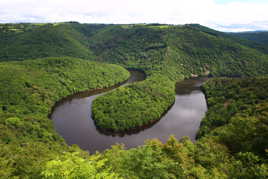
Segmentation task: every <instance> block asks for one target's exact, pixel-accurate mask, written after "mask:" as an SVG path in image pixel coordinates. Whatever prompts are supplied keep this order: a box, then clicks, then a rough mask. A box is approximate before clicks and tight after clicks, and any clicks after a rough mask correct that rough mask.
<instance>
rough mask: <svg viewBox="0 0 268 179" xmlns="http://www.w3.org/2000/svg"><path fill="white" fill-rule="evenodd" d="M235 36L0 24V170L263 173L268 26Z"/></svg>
mask: <svg viewBox="0 0 268 179" xmlns="http://www.w3.org/2000/svg"><path fill="white" fill-rule="evenodd" d="M242 36H243V35H240V34H235V35H234V34H229V33H224V32H219V31H216V30H213V29H210V28H207V27H205V26H201V25H199V24H186V25H165V24H128V25H126V24H123V25H122V24H80V23H77V22H64V23H44V24H34V23H33V24H31V23H18V24H0V84H1V85H0V131H1V132H0V176H3V178H105V179H106V178H120V179H121V178H131V179H132V178H133V179H138V178H145V179H147V178H161V179H162V178H164V179H165V178H166V179H169V178H267V176H268V163H267V162H268V158H267V150H268V141H267V137H268V123H267V119H268V116H267V115H268V108H267V107H268V106H267V101H268V96H267V91H268V86H267V84H268V54H267V51H266V46H265V42H266V41H265V39H262V38H265V34H261V37H259V34H254V36H253V37H250V38H249V37H248V36H250V34H249V35H248V34H247V35H246V37H242ZM259 39H262V40H261V42H260V41H259ZM127 69H129V70H127ZM133 70H138V72H133ZM131 74H132V75H131ZM133 74H134V75H133ZM133 77H135V78H133ZM207 77H212V78H209V79H208V80H207ZM203 79H204V80H203ZM127 80H130V81H128V82H127ZM125 82H127V83H128V84H125ZM129 82H131V83H129ZM92 115H93V117H92ZM146 139H149V140H146ZM116 143H119V144H116ZM72 144H74V145H72ZM114 144H115V145H114ZM124 144H125V145H124ZM111 145H112V146H111ZM88 151H89V152H88ZM96 151H100V152H96Z"/></svg>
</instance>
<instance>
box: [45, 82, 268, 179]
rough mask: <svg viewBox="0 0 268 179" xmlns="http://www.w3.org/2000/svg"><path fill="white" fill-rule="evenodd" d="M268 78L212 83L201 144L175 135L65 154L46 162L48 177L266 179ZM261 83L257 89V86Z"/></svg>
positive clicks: (198, 141)
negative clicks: (85, 154) (99, 150)
mask: <svg viewBox="0 0 268 179" xmlns="http://www.w3.org/2000/svg"><path fill="white" fill-rule="evenodd" d="M267 84H268V78H250V79H212V80H209V81H208V82H207V83H206V85H205V87H204V88H205V90H206V95H207V99H208V104H209V110H208V115H207V116H206V118H205V120H204V121H203V122H202V125H201V130H200V136H199V138H200V139H199V140H197V142H196V143H193V142H192V141H190V140H189V139H188V138H183V139H181V140H180V141H177V140H176V139H175V138H174V137H170V139H169V140H168V141H167V142H166V143H165V144H163V143H162V142H160V141H159V140H150V141H147V142H146V143H145V144H144V145H143V146H140V147H137V148H133V149H128V150H126V149H124V147H123V146H121V145H117V146H113V147H112V149H108V150H106V151H105V152H103V153H102V154H99V153H98V154H95V155H91V156H88V157H84V158H82V157H80V156H79V154H78V153H72V152H71V153H66V154H64V155H61V156H58V157H57V158H56V159H55V160H52V161H49V162H47V164H46V166H45V167H44V168H43V171H42V176H46V177H48V178H50V177H51V178H53V177H54V178H57V177H59V178H61V177H62V178H63V177H74V176H79V177H88V178H98V177H104V178H144V179H147V178H163V179H165V178H166V179H170V178H204V179H210V178H211V179H214V178H220V179H224V178H247V179H248V178H249V179H251V178H252V179H255V178H258V179H259V178H260V179H262V178H263V179H264V178H267V177H268V158H267V148H268V143H267V137H268V133H267V132H268V123H267V119H268V108H267V106H268V104H267V90H268V86H267ZM256 85H258V87H256Z"/></svg>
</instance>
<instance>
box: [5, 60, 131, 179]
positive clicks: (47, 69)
mask: <svg viewBox="0 0 268 179" xmlns="http://www.w3.org/2000/svg"><path fill="white" fill-rule="evenodd" d="M90 76H94V78H90ZM128 77H129V73H128V71H127V70H125V69H123V68H122V67H120V66H117V65H108V64H103V63H96V62H90V61H85V60H81V59H77V58H76V59H75V58H67V57H61V58H45V59H34V60H25V61H23V62H2V63H0V83H1V86H0V129H1V133H0V146H1V147H0V148H1V149H0V156H1V157H0V176H1V177H0V178H2V177H4V178H9V177H11V176H16V175H19V176H20V177H22V178H24V177H26V176H32V177H33V178H35V177H34V176H36V174H37V173H39V174H40V167H41V166H40V163H43V162H44V161H48V160H51V159H53V155H55V154H59V153H61V152H62V151H69V150H72V149H71V148H68V147H67V145H66V144H65V142H64V141H63V140H62V138H61V137H60V136H59V135H58V134H57V133H56V132H55V131H54V128H53V125H52V121H51V120H50V119H49V118H48V115H49V114H50V112H51V109H52V107H53V105H54V104H55V102H57V101H58V100H60V99H61V98H63V97H65V96H68V95H71V94H73V93H76V92H78V91H85V90H90V89H91V90H93V89H97V88H104V87H109V86H113V85H115V84H117V83H120V82H122V81H125V80H126V79H127V78H128ZM29 168H30V169H29ZM39 174H38V175H39Z"/></svg>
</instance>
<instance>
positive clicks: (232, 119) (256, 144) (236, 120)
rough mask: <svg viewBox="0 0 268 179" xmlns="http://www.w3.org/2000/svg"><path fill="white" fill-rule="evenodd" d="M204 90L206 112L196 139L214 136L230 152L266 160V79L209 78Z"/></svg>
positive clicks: (267, 129)
mask: <svg viewBox="0 0 268 179" xmlns="http://www.w3.org/2000/svg"><path fill="white" fill-rule="evenodd" d="M204 90H205V92H206V95H207V99H208V100H207V101H208V105H209V111H208V113H207V115H206V117H205V118H204V119H203V121H202V123H201V128H200V131H199V136H205V137H212V136H213V137H216V139H217V141H219V142H220V143H223V144H225V145H226V146H228V148H229V149H230V150H231V151H232V152H233V153H239V152H245V153H247V152H251V153H253V154H254V155H257V156H258V157H260V158H262V159H265V158H267V157H266V153H265V150H266V149H267V148H268V142H267V137H268V125H267V124H268V123H267V119H268V108H267V107H268V103H267V99H268V96H267V91H268V78H267V77H266V78H264V77H263V78H261V77H259V78H245V79H226V78H221V79H211V80H209V81H208V82H207V83H206V84H205V85H204Z"/></svg>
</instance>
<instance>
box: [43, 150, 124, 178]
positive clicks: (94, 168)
mask: <svg viewBox="0 0 268 179" xmlns="http://www.w3.org/2000/svg"><path fill="white" fill-rule="evenodd" d="M99 158H100V156H99V155H93V156H91V157H88V158H85V159H84V158H82V157H81V156H79V153H78V152H74V153H65V154H64V155H61V156H60V157H58V158H56V159H54V160H51V161H49V162H47V163H46V165H45V167H44V169H43V171H42V173H41V174H42V176H44V178H55V179H59V178H81V179H83V178H84V179H87V178H92V179H119V177H118V175H117V174H115V173H113V172H112V170H111V169H110V168H107V167H105V165H106V163H107V160H104V159H102V160H100V159H99Z"/></svg>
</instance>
